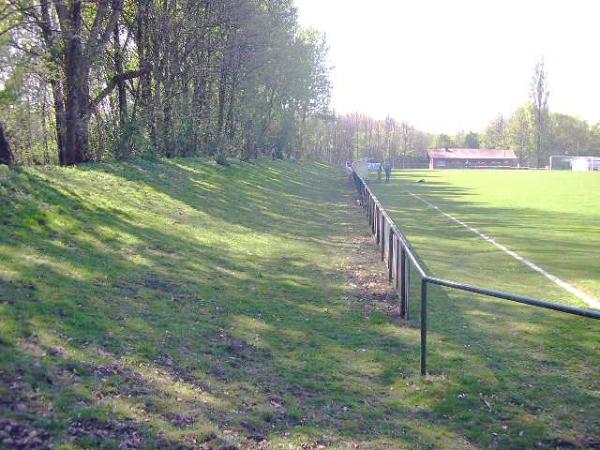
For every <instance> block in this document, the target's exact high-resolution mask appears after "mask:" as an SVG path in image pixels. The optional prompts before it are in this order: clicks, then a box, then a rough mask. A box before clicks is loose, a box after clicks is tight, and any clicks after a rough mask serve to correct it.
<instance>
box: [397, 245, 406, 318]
mask: <svg viewBox="0 0 600 450" xmlns="http://www.w3.org/2000/svg"><path fill="white" fill-rule="evenodd" d="M399 267H400V273H399V274H398V278H399V279H400V280H399V285H400V315H401V316H402V317H404V319H406V320H408V289H409V285H408V256H407V255H406V250H405V249H404V247H402V250H400V266H399Z"/></svg>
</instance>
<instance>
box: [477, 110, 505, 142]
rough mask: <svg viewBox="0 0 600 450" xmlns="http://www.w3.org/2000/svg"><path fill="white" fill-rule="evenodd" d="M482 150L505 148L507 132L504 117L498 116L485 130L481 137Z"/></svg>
mask: <svg viewBox="0 0 600 450" xmlns="http://www.w3.org/2000/svg"><path fill="white" fill-rule="evenodd" d="M481 145H482V146H483V148H507V147H508V130H507V123H506V120H504V117H503V116H502V115H501V114H500V115H498V117H496V118H495V119H494V120H492V121H491V122H490V124H489V125H488V126H487V128H486V129H485V131H484V133H483V136H482V137H481Z"/></svg>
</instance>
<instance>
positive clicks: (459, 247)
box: [371, 170, 600, 307]
mask: <svg viewBox="0 0 600 450" xmlns="http://www.w3.org/2000/svg"><path fill="white" fill-rule="evenodd" d="M372 179H373V178H372ZM419 180H424V181H425V182H421V183H418V182H417V181H419ZM371 186H372V187H373V190H374V192H375V194H376V195H377V196H378V198H379V199H380V200H381V202H382V203H383V205H384V207H385V208H386V209H387V211H388V212H389V213H390V215H391V217H392V218H393V219H394V220H395V221H396V223H397V225H398V226H399V227H400V229H401V230H402V231H403V232H404V233H405V234H406V235H407V237H408V238H409V240H410V242H411V244H412V245H413V247H414V248H415V250H416V251H417V253H418V255H419V256H420V258H421V259H422V261H424V263H425V265H426V266H427V267H428V268H429V270H430V271H431V272H433V273H434V274H435V275H436V276H439V277H442V278H447V279H452V280H455V281H462V282H466V283H472V284H476V285H479V286H483V287H489V288H495V289H501V290H507V291H511V292H514V293H518V294H524V295H531V296H535V297H539V298H545V299H549V300H552V301H559V302H561V303H565V304H570V305H577V306H583V307H597V306H598V304H599V302H600V174H598V173H573V172H546V171H473V170H468V171H464V170H456V171H455V170H449V171H398V172H394V175H393V179H392V182H391V183H389V184H386V183H383V182H377V181H372V182H371Z"/></svg>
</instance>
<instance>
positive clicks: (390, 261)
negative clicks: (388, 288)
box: [388, 226, 395, 283]
mask: <svg viewBox="0 0 600 450" xmlns="http://www.w3.org/2000/svg"><path fill="white" fill-rule="evenodd" d="M394 236H395V234H394V230H393V229H392V227H391V226H390V237H389V239H388V281H389V282H390V283H391V282H392V281H393V279H394Z"/></svg>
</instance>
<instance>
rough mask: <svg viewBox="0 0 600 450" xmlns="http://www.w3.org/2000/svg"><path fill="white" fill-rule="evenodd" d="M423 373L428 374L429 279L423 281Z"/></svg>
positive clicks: (423, 374)
mask: <svg viewBox="0 0 600 450" xmlns="http://www.w3.org/2000/svg"><path fill="white" fill-rule="evenodd" d="M421 375H422V376H425V375H427V279H426V278H423V280H422V281H421Z"/></svg>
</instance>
